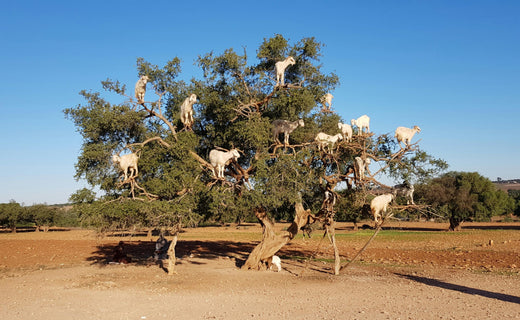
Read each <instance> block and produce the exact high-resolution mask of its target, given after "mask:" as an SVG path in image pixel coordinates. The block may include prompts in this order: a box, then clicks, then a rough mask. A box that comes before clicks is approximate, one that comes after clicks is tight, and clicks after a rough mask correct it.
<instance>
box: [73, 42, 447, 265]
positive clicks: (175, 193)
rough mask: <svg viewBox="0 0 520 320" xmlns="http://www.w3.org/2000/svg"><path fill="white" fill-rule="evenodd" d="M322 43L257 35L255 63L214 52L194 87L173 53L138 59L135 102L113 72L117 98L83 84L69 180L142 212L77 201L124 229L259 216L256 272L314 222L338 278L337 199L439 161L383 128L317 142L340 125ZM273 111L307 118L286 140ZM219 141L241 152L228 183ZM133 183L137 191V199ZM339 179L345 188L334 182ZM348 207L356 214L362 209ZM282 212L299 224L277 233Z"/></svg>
mask: <svg viewBox="0 0 520 320" xmlns="http://www.w3.org/2000/svg"><path fill="white" fill-rule="evenodd" d="M321 48H322V44H320V43H319V42H317V41H316V40H315V39H314V38H304V39H301V40H299V41H297V42H296V43H294V44H292V45H291V44H289V42H288V41H287V40H286V39H285V38H284V37H283V36H281V35H275V36H274V37H272V38H269V39H264V40H263V42H262V43H261V44H260V46H259V48H258V50H257V52H256V57H255V58H253V59H250V58H249V56H248V55H247V52H245V51H244V52H243V53H242V54H239V53H237V52H235V51H234V50H233V49H228V50H225V51H224V52H223V53H222V54H220V55H216V54H214V53H213V52H211V53H207V54H204V55H201V56H199V58H198V59H197V60H196V62H197V65H198V66H199V67H200V68H201V70H202V73H203V76H202V78H201V79H196V78H193V79H192V80H191V81H190V82H189V83H186V82H185V81H182V80H179V79H178V78H179V77H180V74H181V67H180V59H178V58H174V59H172V60H171V61H169V62H168V63H167V64H166V65H165V66H164V67H162V68H159V67H158V66H155V65H152V64H150V63H148V62H146V61H145V60H144V59H141V58H140V59H138V61H137V69H138V75H139V76H144V75H146V76H147V77H148V84H147V93H146V95H145V97H144V101H137V99H135V98H134V95H133V94H132V93H128V92H127V90H126V85H123V84H121V83H120V82H119V81H114V80H110V79H109V80H106V81H103V82H102V84H103V88H104V89H106V90H108V91H111V92H113V93H116V94H118V95H120V97H122V99H121V100H120V101H119V102H118V103H111V102H108V101H107V100H105V99H103V98H102V97H101V95H100V94H99V93H92V92H87V91H83V92H82V93H81V94H82V95H83V96H84V97H85V99H86V101H87V103H86V105H80V106H77V107H75V108H69V109H66V110H65V114H66V116H67V117H69V118H70V119H71V120H73V121H74V123H75V125H76V127H77V128H78V131H79V132H80V133H81V134H82V136H83V146H82V150H81V154H80V156H79V158H78V162H77V164H76V177H77V178H84V179H86V181H87V182H88V183H89V184H90V185H92V186H94V187H97V188H99V189H100V190H101V191H103V194H104V195H103V197H102V198H101V199H100V201H101V202H105V203H106V202H109V201H111V202H112V203H115V202H117V203H118V206H120V208H124V207H125V206H133V208H138V209H136V210H134V211H131V212H132V215H136V216H135V217H134V218H133V219H128V215H124V214H123V215H120V216H117V215H115V216H117V217H118V218H114V215H112V216H108V217H104V216H103V215H104V213H100V212H97V213H96V214H97V215H96V214H94V213H93V209H85V208H84V211H85V216H86V217H87V218H89V219H92V216H96V217H97V220H96V221H102V222H103V221H104V222H105V223H107V221H108V223H114V221H116V222H118V223H119V221H120V220H121V219H122V220H124V221H126V222H125V225H128V224H134V225H135V224H141V225H143V226H147V227H164V226H165V225H166V226H170V227H172V228H175V229H176V230H178V226H179V223H183V224H188V223H193V224H196V223H198V222H200V221H202V220H207V221H218V222H235V221H238V222H239V221H243V220H244V219H253V218H254V217H256V218H257V219H258V220H259V221H260V223H261V224H262V226H263V228H264V232H263V240H262V242H261V243H260V244H259V245H258V246H257V247H256V248H255V249H254V250H253V251H252V252H251V254H250V255H249V258H248V259H247V261H246V262H245V264H244V268H247V269H262V268H263V265H265V264H264V262H265V261H267V260H268V259H269V258H270V257H272V255H274V254H275V253H276V252H277V251H278V250H280V249H281V248H282V247H283V246H284V245H285V244H286V243H287V242H289V241H290V240H291V239H293V238H294V236H295V235H296V234H297V233H298V230H299V229H300V228H301V227H302V226H303V225H305V224H306V223H308V222H309V221H319V222H320V223H322V224H323V226H324V228H325V230H326V232H327V235H328V236H329V239H330V241H331V243H332V244H333V246H334V248H335V254H334V255H335V259H336V260H337V261H336V264H335V267H334V273H336V274H337V273H338V272H339V257H340V254H339V252H338V251H337V247H336V246H335V238H334V221H335V219H336V213H337V212H336V207H335V206H336V204H337V203H341V202H342V201H345V199H351V198H352V197H350V196H349V194H352V193H356V194H357V193H360V194H362V195H363V196H361V197H357V198H358V199H362V201H361V202H364V203H366V201H367V196H366V195H367V194H368V192H367V191H368V190H369V189H370V188H371V187H374V186H379V187H385V186H384V185H383V184H382V183H380V182H379V181H378V177H379V176H380V175H381V174H383V173H385V174H387V175H390V176H392V177H394V178H399V179H403V178H411V177H412V176H414V175H426V174H428V173H430V172H433V171H435V170H437V169H438V168H440V167H442V166H443V162H442V161H440V160H437V159H434V158H432V157H431V156H429V155H427V154H426V153H424V152H423V151H421V150H420V149H419V147H418V145H417V144H411V145H410V146H408V147H407V148H406V149H399V148H398V147H397V145H396V142H395V141H394V140H393V139H392V137H389V136H388V135H386V134H382V135H379V136H376V135H375V134H374V133H368V134H366V133H365V134H360V135H357V134H355V135H354V139H353V140H352V141H351V142H346V141H340V142H339V143H336V144H335V146H334V149H332V150H331V148H332V146H331V148H324V149H325V150H327V152H323V151H320V150H318V148H317V146H316V144H315V143H314V142H313V141H314V137H315V136H316V134H317V133H318V132H325V133H328V134H331V135H334V134H336V133H338V132H339V130H338V122H340V121H342V119H341V118H340V116H339V115H338V114H336V113H335V112H321V98H322V97H323V96H324V95H325V94H326V93H327V92H331V91H333V90H334V89H335V88H336V86H337V85H338V84H339V79H338V77H337V76H336V75H335V74H333V73H330V74H326V73H324V72H323V71H322V66H321V65H320V56H321ZM289 56H291V57H293V58H294V61H295V63H294V64H290V65H288V66H287V68H286V69H285V82H284V84H277V83H276V75H275V74H274V66H275V63H276V62H277V61H282V60H284V59H285V58H286V57H289ZM136 80H137V78H136ZM132 87H133V84H132ZM192 94H195V95H196V96H197V98H198V100H197V101H196V103H195V104H194V115H193V117H194V123H193V124H191V123H190V127H189V128H184V126H183V123H182V122H181V120H180V106H181V105H182V103H183V101H184V100H185V99H186V98H187V97H189V96H190V95H192ZM332 111H333V110H332ZM348 116H349V117H357V116H358V115H357V114H356V115H354V114H352V115H348ZM373 117H377V115H373ZM277 119H281V120H289V121H296V120H298V119H302V120H303V122H304V123H305V125H304V126H298V127H297V128H296V129H294V131H293V132H291V134H290V139H289V144H288V145H285V144H284V145H280V144H278V143H276V142H275V141H276V139H274V137H273V135H272V123H273V121H274V120H277ZM343 121H344V120H343ZM386 130H387V131H388V130H391V129H386ZM355 133H357V132H355ZM215 148H222V149H225V150H230V149H232V148H236V149H237V150H239V151H240V155H241V156H240V157H239V158H238V159H232V160H231V162H230V163H228V164H227V166H226V170H225V173H224V175H225V179H218V180H216V179H215V177H214V176H213V174H212V170H211V165H210V164H209V163H208V155H209V153H210V151H211V150H212V149H215ZM127 149H128V150H131V151H135V152H139V154H140V158H139V175H138V176H136V177H134V179H135V180H134V183H135V184H132V183H123V184H121V183H120V180H119V179H118V177H119V172H118V171H117V170H116V169H115V168H114V166H113V164H112V163H110V161H109V159H110V158H111V155H113V154H116V153H117V154H119V153H121V152H122V151H124V150H127ZM356 157H361V158H363V159H371V160H372V163H374V164H378V165H379V166H378V167H379V169H378V170H376V171H375V172H372V173H371V172H367V174H366V177H360V175H359V172H357V171H356V169H355V165H354V164H355V158H356ZM137 182H138V184H137ZM136 185H137V186H139V188H140V189H139V190H141V191H142V192H141V193H138V194H137V195H135V194H134V187H135V186H136ZM340 185H343V186H344V188H343V190H342V191H338V190H337V186H340ZM136 203H139V204H137V205H136ZM152 203H163V205H155V204H154V205H152ZM93 207H95V206H90V208H93ZM305 207H306V208H305ZM352 208H353V210H358V209H359V208H361V205H360V206H359V208H356V207H355V206H352ZM122 210H123V211H124V209H122ZM94 211H95V210H94ZM126 212H130V210H127V211H126ZM136 212H137V213H136ZM280 217H284V218H288V217H292V219H293V220H294V222H293V224H292V225H291V227H290V228H289V229H288V230H287V231H285V232H283V233H281V234H275V233H274V230H273V228H272V226H273V220H274V219H276V218H280ZM100 223H101V222H100ZM118 225H121V224H120V223H119V224H118Z"/></svg>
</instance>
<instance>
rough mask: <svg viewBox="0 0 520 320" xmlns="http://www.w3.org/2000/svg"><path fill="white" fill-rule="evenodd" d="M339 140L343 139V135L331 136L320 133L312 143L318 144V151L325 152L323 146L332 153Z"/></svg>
mask: <svg viewBox="0 0 520 320" xmlns="http://www.w3.org/2000/svg"><path fill="white" fill-rule="evenodd" d="M341 139H343V134H341V133H338V134H336V135H334V136H331V135H328V134H326V133H323V132H320V133H318V134H317V135H316V138H314V141H316V142H317V143H318V150H323V151H326V150H325V146H328V148H329V152H330V153H332V150H334V145H335V144H336V142H338V141H339V140H341Z"/></svg>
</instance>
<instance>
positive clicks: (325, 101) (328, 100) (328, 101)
mask: <svg viewBox="0 0 520 320" xmlns="http://www.w3.org/2000/svg"><path fill="white" fill-rule="evenodd" d="M332 98H334V96H333V95H332V94H330V93H326V94H324V95H323V97H321V100H320V101H321V104H322V105H323V107H322V109H321V110H322V111H330V108H331V107H332Z"/></svg>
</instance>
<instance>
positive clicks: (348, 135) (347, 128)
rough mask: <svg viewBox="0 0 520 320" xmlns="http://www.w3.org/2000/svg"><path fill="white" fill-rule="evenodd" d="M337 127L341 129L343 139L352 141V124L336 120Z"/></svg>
mask: <svg viewBox="0 0 520 320" xmlns="http://www.w3.org/2000/svg"><path fill="white" fill-rule="evenodd" d="M338 129H339V130H341V133H342V134H343V139H345V140H346V141H347V142H350V141H352V126H351V125H350V124H348V123H341V122H338Z"/></svg>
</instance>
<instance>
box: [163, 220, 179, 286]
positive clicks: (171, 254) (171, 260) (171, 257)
mask: <svg viewBox="0 0 520 320" xmlns="http://www.w3.org/2000/svg"><path fill="white" fill-rule="evenodd" d="M178 234H179V232H178V230H176V231H175V234H174V235H173V239H172V242H171V243H170V247H168V266H167V267H166V269H167V270H168V275H169V276H171V275H174V274H177V271H175V262H176V261H177V259H176V258H175V246H176V245H177V236H178Z"/></svg>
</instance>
